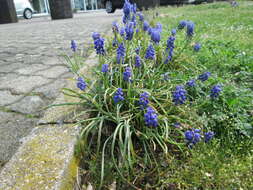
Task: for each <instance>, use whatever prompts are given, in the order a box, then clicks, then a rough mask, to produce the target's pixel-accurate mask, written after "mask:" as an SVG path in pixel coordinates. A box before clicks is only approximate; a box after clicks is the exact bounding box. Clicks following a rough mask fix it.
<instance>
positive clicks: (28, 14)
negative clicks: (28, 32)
mask: <svg viewBox="0 0 253 190" xmlns="http://www.w3.org/2000/svg"><path fill="white" fill-rule="evenodd" d="M14 4H15V7H16V12H17V15H18V16H23V17H24V18H25V19H31V18H32V16H33V12H34V10H33V7H32V5H31V3H30V2H29V0H14Z"/></svg>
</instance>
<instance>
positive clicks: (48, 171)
mask: <svg viewBox="0 0 253 190" xmlns="http://www.w3.org/2000/svg"><path fill="white" fill-rule="evenodd" d="M97 62H98V60H97V57H96V55H95V53H93V54H91V55H90V56H89V57H88V58H87V59H86V60H85V65H84V67H83V68H82V69H81V70H80V73H85V75H86V76H87V75H90V73H89V71H90V70H91V69H90V68H91V67H93V66H95V64H96V63H97ZM66 87H67V88H70V89H76V83H75V81H73V80H69V81H68V82H67V85H66ZM76 101H78V100H76V99H74V98H70V97H66V96H64V95H63V94H61V95H60V96H59V97H58V98H57V99H56V100H55V102H54V104H59V103H67V102H76ZM76 108H77V107H76V106H62V107H52V108H50V109H48V110H47V111H46V113H45V114H44V117H43V118H42V119H41V122H40V123H41V124H43V125H39V126H37V127H35V129H34V130H33V131H32V133H31V134H30V135H29V136H28V137H26V138H25V140H24V143H23V144H22V146H21V147H20V148H19V149H18V151H17V152H16V154H15V155H14V156H13V157H12V159H11V160H10V161H9V162H8V163H7V164H6V165H5V166H4V167H3V168H2V170H1V173H0V190H45V189H50V190H51V189H53V190H63V189H64V190H70V189H73V187H74V183H75V179H76V175H77V169H78V161H77V160H76V159H75V158H74V156H73V153H74V145H75V143H76V139H77V138H76V136H77V135H78V133H79V127H78V126H73V125H74V124H65V123H64V121H63V119H64V118H66V117H68V116H69V115H70V113H73V112H74V111H75V110H76ZM58 121H63V122H58Z"/></svg>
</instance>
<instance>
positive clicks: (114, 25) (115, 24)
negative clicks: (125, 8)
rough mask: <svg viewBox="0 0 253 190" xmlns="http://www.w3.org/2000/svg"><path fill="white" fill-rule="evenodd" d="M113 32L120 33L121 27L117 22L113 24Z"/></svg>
mask: <svg viewBox="0 0 253 190" xmlns="http://www.w3.org/2000/svg"><path fill="white" fill-rule="evenodd" d="M112 31H113V32H115V33H118V32H119V25H118V23H117V21H114V22H113V23H112Z"/></svg>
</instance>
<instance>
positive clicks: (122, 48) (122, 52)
mask: <svg viewBox="0 0 253 190" xmlns="http://www.w3.org/2000/svg"><path fill="white" fill-rule="evenodd" d="M125 54H126V48H125V46H124V44H123V43H121V44H120V45H119V47H118V48H117V63H118V64H120V63H121V61H122V62H123V61H124V57H125Z"/></svg>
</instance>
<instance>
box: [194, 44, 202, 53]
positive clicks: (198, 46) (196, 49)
mask: <svg viewBox="0 0 253 190" xmlns="http://www.w3.org/2000/svg"><path fill="white" fill-rule="evenodd" d="M193 49H194V51H196V52H198V51H199V50H200V49H201V44H200V43H196V44H194V46H193Z"/></svg>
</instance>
